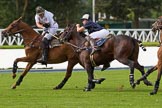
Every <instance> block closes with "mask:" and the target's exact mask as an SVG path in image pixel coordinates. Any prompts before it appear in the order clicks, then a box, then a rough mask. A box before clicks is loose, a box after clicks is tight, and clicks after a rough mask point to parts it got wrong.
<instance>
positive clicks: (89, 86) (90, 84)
mask: <svg viewBox="0 0 162 108" xmlns="http://www.w3.org/2000/svg"><path fill="white" fill-rule="evenodd" d="M85 69H86V71H87V74H88V84H87V87H85V89H84V91H91V89H93V88H95V82H93V79H94V75H93V72H94V67H92V66H90V65H87V66H85Z"/></svg>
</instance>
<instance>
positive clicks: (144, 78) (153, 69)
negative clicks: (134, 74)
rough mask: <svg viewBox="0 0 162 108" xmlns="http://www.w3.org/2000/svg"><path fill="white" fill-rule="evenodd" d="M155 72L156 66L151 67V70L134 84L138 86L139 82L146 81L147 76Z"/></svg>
mask: <svg viewBox="0 0 162 108" xmlns="http://www.w3.org/2000/svg"><path fill="white" fill-rule="evenodd" d="M155 70H157V66H154V67H152V68H151V69H149V70H148V71H147V72H146V73H145V74H144V75H143V76H142V77H141V78H139V79H138V80H137V81H136V84H138V85H139V84H140V82H141V81H142V80H146V78H147V76H149V75H150V74H151V73H152V72H154V71H155Z"/></svg>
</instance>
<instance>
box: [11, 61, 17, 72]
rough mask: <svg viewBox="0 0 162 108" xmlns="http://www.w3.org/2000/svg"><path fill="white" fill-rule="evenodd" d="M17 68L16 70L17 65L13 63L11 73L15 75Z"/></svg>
mask: <svg viewBox="0 0 162 108" xmlns="http://www.w3.org/2000/svg"><path fill="white" fill-rule="evenodd" d="M17 68H18V66H17V63H14V64H13V69H12V72H13V73H16V72H17Z"/></svg>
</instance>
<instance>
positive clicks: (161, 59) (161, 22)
mask: <svg viewBox="0 0 162 108" xmlns="http://www.w3.org/2000/svg"><path fill="white" fill-rule="evenodd" d="M152 31H154V32H155V31H160V44H161V45H160V48H159V49H158V52H157V57H158V62H157V64H156V65H155V66H154V67H152V68H150V69H149V70H148V71H147V72H146V73H145V74H144V75H143V76H142V77H141V78H140V79H138V80H137V82H136V83H137V84H140V81H142V80H143V79H145V78H146V77H147V76H148V75H149V74H151V73H152V72H153V71H155V70H158V74H157V79H156V82H155V86H154V90H153V91H152V92H150V95H154V94H156V93H157V91H158V89H159V84H160V79H161V75H162V43H161V42H162V17H161V18H159V19H157V21H155V23H154V24H152Z"/></svg>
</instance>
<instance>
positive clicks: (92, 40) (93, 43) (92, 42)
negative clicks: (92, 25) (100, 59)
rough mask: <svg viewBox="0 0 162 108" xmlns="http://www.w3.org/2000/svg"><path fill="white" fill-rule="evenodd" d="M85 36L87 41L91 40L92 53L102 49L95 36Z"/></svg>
mask: <svg viewBox="0 0 162 108" xmlns="http://www.w3.org/2000/svg"><path fill="white" fill-rule="evenodd" d="M85 38H86V39H87V41H89V43H90V45H91V47H92V52H91V54H94V53H95V52H96V51H98V50H100V49H99V47H98V46H97V45H96V42H95V40H94V39H93V38H91V37H90V36H86V37H85Z"/></svg>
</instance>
